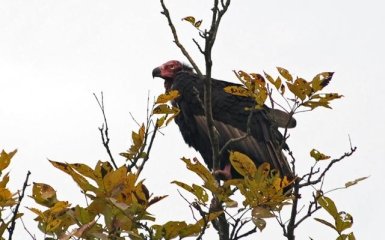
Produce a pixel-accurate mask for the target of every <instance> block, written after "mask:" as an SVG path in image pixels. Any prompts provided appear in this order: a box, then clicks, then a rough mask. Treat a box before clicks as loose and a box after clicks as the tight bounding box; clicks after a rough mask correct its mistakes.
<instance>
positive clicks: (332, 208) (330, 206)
mask: <svg viewBox="0 0 385 240" xmlns="http://www.w3.org/2000/svg"><path fill="white" fill-rule="evenodd" d="M317 202H318V204H319V205H321V207H322V208H323V209H325V210H326V211H327V212H328V213H329V214H330V215H331V216H332V217H333V218H334V219H337V218H339V214H338V211H337V207H336V205H335V204H334V202H333V200H332V199H330V198H328V197H325V196H320V197H319V198H318V200H317Z"/></svg>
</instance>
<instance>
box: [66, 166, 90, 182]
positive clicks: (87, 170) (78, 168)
mask: <svg viewBox="0 0 385 240" xmlns="http://www.w3.org/2000/svg"><path fill="white" fill-rule="evenodd" d="M69 166H70V167H71V168H72V169H74V170H75V171H77V172H78V173H80V174H82V175H83V176H85V177H88V178H91V179H93V180H96V176H95V174H94V170H93V169H92V168H90V167H89V166H87V165H86V164H83V163H72V164H69Z"/></svg>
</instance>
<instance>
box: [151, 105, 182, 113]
mask: <svg viewBox="0 0 385 240" xmlns="http://www.w3.org/2000/svg"><path fill="white" fill-rule="evenodd" d="M152 112H153V113H154V114H175V113H178V112H179V109H178V108H176V107H170V106H168V105H167V104H161V105H158V106H156V107H155V108H154V110H152Z"/></svg>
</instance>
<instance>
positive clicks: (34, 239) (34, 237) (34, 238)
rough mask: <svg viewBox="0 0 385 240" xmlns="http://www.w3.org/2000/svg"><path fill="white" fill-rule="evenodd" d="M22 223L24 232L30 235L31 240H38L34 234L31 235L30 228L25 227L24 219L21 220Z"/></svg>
mask: <svg viewBox="0 0 385 240" xmlns="http://www.w3.org/2000/svg"><path fill="white" fill-rule="evenodd" d="M20 221H21V224H22V225H23V228H24V230H25V231H26V232H27V233H28V235H29V236H31V238H32V239H33V240H36V236H33V235H32V233H31V232H30V231H29V230H28V228H27V227H26V226H25V223H24V221H23V218H22V217H21V218H20Z"/></svg>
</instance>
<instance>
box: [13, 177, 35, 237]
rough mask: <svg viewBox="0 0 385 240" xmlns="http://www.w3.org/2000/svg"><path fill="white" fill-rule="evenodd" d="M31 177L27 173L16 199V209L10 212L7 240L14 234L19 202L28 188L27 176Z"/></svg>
mask: <svg viewBox="0 0 385 240" xmlns="http://www.w3.org/2000/svg"><path fill="white" fill-rule="evenodd" d="M30 175H31V172H30V171H28V172H27V176H26V177H25V181H24V184H23V187H22V189H21V194H19V198H18V199H17V204H16V207H15V209H14V210H13V211H12V213H13V214H12V219H11V226H10V227H9V228H8V233H9V236H8V239H9V240H11V239H12V235H13V233H14V232H15V227H16V219H17V217H18V213H19V208H20V204H21V201H22V200H23V198H24V193H25V190H26V189H27V187H28V179H29V176H30Z"/></svg>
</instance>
